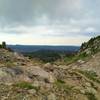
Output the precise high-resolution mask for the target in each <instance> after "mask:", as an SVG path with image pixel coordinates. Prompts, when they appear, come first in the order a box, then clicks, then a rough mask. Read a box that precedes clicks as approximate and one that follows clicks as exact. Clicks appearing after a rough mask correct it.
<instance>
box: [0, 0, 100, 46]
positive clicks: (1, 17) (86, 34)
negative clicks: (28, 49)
mask: <svg viewBox="0 0 100 100" xmlns="http://www.w3.org/2000/svg"><path fill="white" fill-rule="evenodd" d="M99 31H100V0H0V42H2V41H6V42H7V43H8V44H24V45H25V44H27V45H81V43H83V42H85V41H88V40H89V39H90V38H91V37H94V36H97V35H100V33H99Z"/></svg>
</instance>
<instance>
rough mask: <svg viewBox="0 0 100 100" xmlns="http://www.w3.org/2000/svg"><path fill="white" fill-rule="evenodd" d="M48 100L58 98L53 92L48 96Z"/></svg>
mask: <svg viewBox="0 0 100 100" xmlns="http://www.w3.org/2000/svg"><path fill="white" fill-rule="evenodd" d="M48 100H57V99H56V96H55V94H53V93H51V94H50V95H49V96H48Z"/></svg>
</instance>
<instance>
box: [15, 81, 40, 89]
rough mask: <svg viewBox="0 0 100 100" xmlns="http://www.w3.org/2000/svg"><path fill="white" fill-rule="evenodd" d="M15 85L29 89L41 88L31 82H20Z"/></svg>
mask: <svg viewBox="0 0 100 100" xmlns="http://www.w3.org/2000/svg"><path fill="white" fill-rule="evenodd" d="M15 86H16V87H19V88H22V89H28V90H29V89H35V90H38V89H39V88H38V87H35V86H33V85H32V84H31V83H28V82H20V83H17V84H16V85H15Z"/></svg>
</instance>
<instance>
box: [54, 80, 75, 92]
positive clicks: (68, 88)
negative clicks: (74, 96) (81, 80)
mask: <svg viewBox="0 0 100 100" xmlns="http://www.w3.org/2000/svg"><path fill="white" fill-rule="evenodd" d="M55 86H56V87H57V88H58V89H59V91H62V90H63V92H66V93H67V94H70V93H71V91H72V89H73V86H70V85H68V84H66V83H65V82H64V81H63V80H59V79H58V80H57V81H56V82H55Z"/></svg>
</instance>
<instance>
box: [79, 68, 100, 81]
mask: <svg viewBox="0 0 100 100" xmlns="http://www.w3.org/2000/svg"><path fill="white" fill-rule="evenodd" d="M78 72H79V73H81V74H83V75H85V76H86V77H87V78H89V79H90V80H93V81H95V82H97V83H100V80H99V79H98V75H97V74H96V72H94V71H82V70H78Z"/></svg>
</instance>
